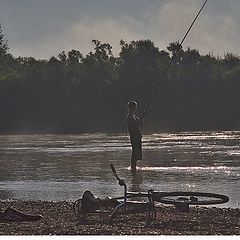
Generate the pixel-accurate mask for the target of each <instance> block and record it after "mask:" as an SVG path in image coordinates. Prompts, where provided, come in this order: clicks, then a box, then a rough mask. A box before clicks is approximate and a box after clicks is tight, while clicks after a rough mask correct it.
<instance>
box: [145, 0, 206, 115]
mask: <svg viewBox="0 0 240 240" xmlns="http://www.w3.org/2000/svg"><path fill="white" fill-rule="evenodd" d="M207 1H208V0H206V1H205V2H204V4H203V5H202V7H201V8H200V10H199V11H198V13H197V15H196V17H195V18H194V20H193V21H192V23H191V25H190V27H189V28H188V30H187V32H186V33H185V35H184V37H183V39H182V41H181V42H180V46H179V49H178V50H177V51H176V52H175V54H173V56H172V58H171V60H170V61H169V63H168V65H167V67H166V69H165V71H164V72H163V75H162V77H161V78H160V80H159V81H158V82H157V84H156V87H155V89H154V91H153V94H152V96H151V97H150V99H149V102H148V104H147V105H146V108H145V109H144V111H143V114H142V117H144V116H145V114H146V112H147V110H148V108H149V106H150V104H151V102H152V100H153V98H154V96H155V95H156V93H157V91H158V89H159V87H160V85H161V83H162V82H163V79H164V78H165V76H166V74H167V72H168V70H169V68H170V66H171V65H172V63H173V61H174V59H175V58H176V56H177V54H178V52H179V51H180V49H181V48H182V44H183V42H184V41H185V39H186V37H187V35H188V34H189V32H190V30H191V29H192V27H193V25H194V23H195V22H196V20H197V18H198V16H199V15H200V13H201V12H202V10H203V8H204V7H205V5H206V3H207Z"/></svg>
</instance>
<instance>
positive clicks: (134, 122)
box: [127, 101, 143, 171]
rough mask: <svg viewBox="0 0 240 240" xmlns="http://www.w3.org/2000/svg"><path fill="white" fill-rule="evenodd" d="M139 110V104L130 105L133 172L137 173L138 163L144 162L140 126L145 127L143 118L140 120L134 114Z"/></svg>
mask: <svg viewBox="0 0 240 240" xmlns="http://www.w3.org/2000/svg"><path fill="white" fill-rule="evenodd" d="M136 110H137V103H136V102H135V101H130V102H129V103H128V115H127V127H128V132H129V135H130V141H131V145H132V157H131V170H132V171H136V166H137V161H138V160H142V134H141V131H140V126H141V125H143V118H140V119H139V118H138V117H137V116H136V115H134V113H135V112H136Z"/></svg>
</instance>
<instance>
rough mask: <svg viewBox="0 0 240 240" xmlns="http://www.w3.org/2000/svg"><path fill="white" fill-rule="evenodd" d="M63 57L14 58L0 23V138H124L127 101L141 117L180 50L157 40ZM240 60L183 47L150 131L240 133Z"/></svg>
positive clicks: (151, 116) (149, 117)
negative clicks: (54, 135) (94, 135)
mask: <svg viewBox="0 0 240 240" xmlns="http://www.w3.org/2000/svg"><path fill="white" fill-rule="evenodd" d="M92 43H93V50H92V51H91V52H89V53H88V54H86V55H85V56H83V55H82V54H81V52H80V51H79V50H71V51H69V52H65V51H63V52H61V53H59V55H58V56H57V57H54V56H53V57H51V58H50V59H48V60H37V59H35V58H34V57H14V56H13V55H12V54H11V53H10V49H9V47H8V42H7V40H6V39H5V35H4V33H3V31H2V27H1V25H0V111H1V118H0V133H4V134H6V133H81V132H125V131H126V126H125V118H126V114H127V102H128V101H129V100H136V101H137V102H138V103H139V109H138V114H139V115H140V114H141V113H142V111H143V109H144V107H145V106H146V104H147V103H148V101H149V98H150V97H151V95H152V93H153V91H154V88H155V86H156V83H157V82H158V81H159V79H160V78H161V76H162V74H163V71H164V70H165V69H166V66H167V64H168V63H169V61H170V60H171V58H172V56H173V54H174V53H175V52H176V51H177V50H178V49H179V47H181V46H179V43H178V42H172V43H170V44H169V45H168V46H166V50H161V49H159V48H158V47H157V46H155V44H154V43H153V42H152V41H151V40H139V41H132V42H130V43H127V42H124V41H123V40H121V41H120V46H121V50H120V53H119V55H118V56H114V55H113V53H112V47H111V45H110V44H108V43H102V42H100V41H98V40H93V41H92ZM239 90H240V57H239V56H238V55H236V54H234V53H226V54H225V55H224V56H221V57H219V56H217V57H216V56H213V54H210V53H209V54H207V55H201V54H200V53H199V51H198V50H196V49H190V48H186V49H183V48H181V49H180V51H179V52H178V55H177V57H176V58H175V60H174V63H173V65H172V66H171V68H170V71H169V72H168V75H167V77H166V78H165V79H164V81H163V82H162V85H161V87H160V88H159V91H158V93H157V94H156V96H155V97H154V99H153V101H152V104H151V105H150V108H149V110H148V112H147V114H146V117H145V125H144V132H153V131H158V132H160V131H186V130H237V129H239V127H240V94H239Z"/></svg>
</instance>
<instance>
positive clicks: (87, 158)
mask: <svg viewBox="0 0 240 240" xmlns="http://www.w3.org/2000/svg"><path fill="white" fill-rule="evenodd" d="M130 156H131V147H130V144H129V138H128V136H127V135H120V134H81V135H54V134H51V135H45V134H39V135H1V136H0V199H2V200H4V199H21V200H47V201H61V200H71V201H72V200H76V199H78V198H80V197H81V195H82V194H83V192H84V191H85V190H87V189H88V190H90V191H92V192H93V193H94V194H95V195H97V196H99V197H107V196H112V197H115V196H120V195H122V193H123V189H122V187H120V186H119V185H118V183H117V181H116V179H115V177H114V175H113V174H112V172H111V169H110V167H109V164H110V163H112V164H114V166H115V168H116V170H117V172H118V174H119V176H120V177H121V178H123V179H124V180H125V181H126V184H127V186H128V190H129V191H147V190H149V189H154V190H155V191H201V192H211V193H219V194H225V195H227V196H229V198H230V200H229V202H228V203H225V204H222V205H219V206H220V207H233V208H238V207H239V202H240V200H239V196H240V188H239V185H240V161H239V160H240V132H239V131H223V132H220V131H219V132H213V131H211V132H182V133H159V134H149V135H144V137H143V160H142V161H139V162H138V169H137V172H136V173H135V174H133V173H132V172H131V171H129V162H130V161H129V160H130Z"/></svg>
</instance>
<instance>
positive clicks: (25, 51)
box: [0, 0, 240, 59]
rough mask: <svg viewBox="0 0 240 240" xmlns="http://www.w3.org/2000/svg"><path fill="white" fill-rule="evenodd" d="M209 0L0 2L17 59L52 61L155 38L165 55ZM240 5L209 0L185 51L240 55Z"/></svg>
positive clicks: (238, 0) (1, 18) (0, 15)
mask: <svg viewBox="0 0 240 240" xmlns="http://www.w3.org/2000/svg"><path fill="white" fill-rule="evenodd" d="M203 2H204V0H0V24H1V25H2V29H3V33H4V35H5V38H6V39H7V40H8V45H9V47H10V53H11V54H13V55H14V56H16V57H18V56H22V57H30V56H31V57H35V58H37V59H48V58H50V57H51V56H57V55H58V54H59V53H61V52H62V51H66V52H67V51H70V50H72V49H76V50H79V51H80V52H81V53H83V54H87V53H88V52H90V51H92V50H93V48H94V46H93V44H92V42H91V41H92V39H97V40H100V41H101V42H106V43H110V44H111V46H112V47H113V52H114V54H115V55H117V54H118V53H119V50H120V45H119V42H120V40H121V39H123V40H124V41H125V42H130V41H132V40H141V39H150V40H152V41H153V42H154V43H155V45H156V46H157V47H159V49H161V50H166V47H167V46H168V44H169V43H171V42H174V41H181V40H182V38H183V36H184V34H185V32H186V31H187V29H188V27H189V26H190V24H191V22H192V21H193V19H194V17H195V16H196V14H197V12H198V11H199V9H200V8H201V6H202V4H203ZM239 11H240V0H208V3H207V5H206V6H205V8H204V10H203V12H202V13H201V15H200V16H199V18H198V20H197V22H196V24H195V25H194V27H193V29H192V30H191V32H190V33H189V35H188V37H187V39H186V41H185V42H184V44H183V48H184V49H185V48H187V47H190V48H192V49H198V50H199V51H200V53H201V54H208V53H212V54H214V55H215V56H218V55H220V56H223V55H224V54H226V53H229V52H231V53H234V54H240V50H239V46H240V27H239V24H240V14H239Z"/></svg>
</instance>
